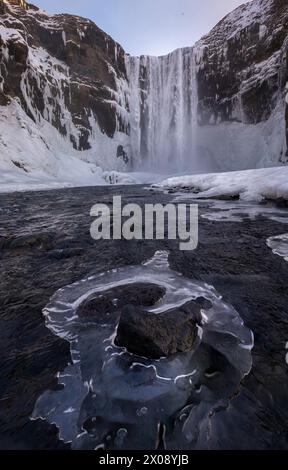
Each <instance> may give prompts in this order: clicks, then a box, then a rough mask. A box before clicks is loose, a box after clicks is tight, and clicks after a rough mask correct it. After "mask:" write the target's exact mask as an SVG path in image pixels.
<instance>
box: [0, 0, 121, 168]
mask: <svg viewBox="0 0 288 470" xmlns="http://www.w3.org/2000/svg"><path fill="white" fill-rule="evenodd" d="M0 12H1V17H0V104H1V105H2V106H11V105H13V106H14V107H15V103H16V104H20V105H21V108H22V109H23V110H24V111H25V113H26V115H27V117H28V118H29V119H28V123H29V124H30V125H31V126H32V122H34V123H35V124H37V126H38V127H39V126H40V127H43V138H44V140H45V143H46V144H47V145H48V146H49V145H50V144H51V142H49V139H50V136H49V135H47V133H48V134H49V132H48V131H49V130H51V127H52V128H53V129H56V130H57V131H58V133H59V134H60V135H61V136H62V137H63V142H64V143H65V145H66V149H67V150H66V151H67V152H69V147H71V149H74V150H77V151H84V150H86V151H87V152H86V154H85V158H87V159H88V160H90V161H93V158H94V157H95V153H97V152H98V158H99V161H100V162H101V161H102V160H105V159H106V157H107V153H108V152H109V155H110V156H111V158H110V160H111V161H110V166H111V167H113V160H115V161H116V155H117V148H118V147H119V146H120V145H122V146H125V145H126V140H127V134H128V129H129V124H128V120H127V117H126V113H127V111H126V105H127V103H126V102H125V86H126V84H127V81H126V70H125V62H124V56H125V53H124V51H123V49H122V48H121V46H119V44H117V43H116V42H115V41H113V40H112V39H111V38H110V36H108V35H107V34H105V33H104V32H103V31H101V30H100V29H99V28H97V26H96V25H95V24H94V23H93V22H91V21H89V20H87V19H84V18H80V17H75V16H71V15H48V14H46V13H44V12H42V11H40V10H38V9H37V8H36V7H34V6H32V5H28V9H27V10H24V9H22V8H19V7H15V6H12V5H7V4H6V3H5V2H2V1H0ZM122 88H123V93H122V95H121V96H120V95H119V90H120V91H121V90H122ZM19 114H21V110H19ZM18 117H19V116H18ZM22 118H23V116H22ZM11 124H12V123H11ZM53 129H52V130H51V131H52V132H53ZM112 138H113V139H112ZM89 151H90V152H89ZM105 152H107V153H106V154H105ZM118 153H119V150H118ZM106 163H107V166H108V167H109V161H108V162H107V161H106Z"/></svg>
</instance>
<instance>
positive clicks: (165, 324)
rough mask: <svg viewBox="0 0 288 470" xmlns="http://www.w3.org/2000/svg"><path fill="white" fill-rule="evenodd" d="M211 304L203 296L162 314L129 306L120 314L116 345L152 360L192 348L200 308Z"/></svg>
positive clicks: (198, 321) (196, 331)
mask: <svg viewBox="0 0 288 470" xmlns="http://www.w3.org/2000/svg"><path fill="white" fill-rule="evenodd" d="M210 307H211V304H210V302H208V301H206V300H205V299H202V298H201V299H198V300H197V301H192V302H188V303H187V304H185V305H184V306H182V307H179V308H177V309H173V310H170V311H168V312H165V313H163V314H155V313H150V312H147V311H145V310H144V309H143V308H141V307H136V306H133V305H127V306H126V307H124V308H123V310H122V313H121V317H120V321H119V325H118V329H117V336H116V339H115V344H116V345H117V346H122V347H125V348H126V349H127V350H128V351H130V352H132V353H134V354H137V355H139V356H144V357H149V358H153V359H159V358H160V357H168V356H172V355H173V354H177V353H184V352H188V351H191V349H192V348H193V345H194V343H195V340H196V337H197V333H198V327H197V324H198V323H200V322H201V309H202V308H210Z"/></svg>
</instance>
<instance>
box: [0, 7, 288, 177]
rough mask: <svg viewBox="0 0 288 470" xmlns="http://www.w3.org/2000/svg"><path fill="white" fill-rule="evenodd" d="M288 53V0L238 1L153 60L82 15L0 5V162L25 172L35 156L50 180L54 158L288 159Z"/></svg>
mask: <svg viewBox="0 0 288 470" xmlns="http://www.w3.org/2000/svg"><path fill="white" fill-rule="evenodd" d="M287 48H288V2H287V1H286V0H254V1H252V2H250V3H248V4H246V5H243V6H241V7H239V8H238V9H236V10H235V11H234V12H232V13H231V14H229V15H227V17H225V18H224V19H223V20H222V21H221V22H220V23H219V24H218V25H217V26H216V27H215V28H214V29H213V30H212V31H211V32H210V33H209V34H208V35H207V36H205V37H204V38H203V39H201V40H200V41H199V42H198V43H197V44H196V45H195V46H194V47H193V48H185V49H180V50H178V51H175V52H173V53H171V54H169V55H168V56H166V57H160V58H157V57H154V58H153V57H145V56H142V57H141V58H133V57H130V56H129V55H127V54H125V52H124V50H123V49H122V47H121V46H120V45H119V44H117V43H116V42H115V41H113V39H112V38H111V37H109V36H108V35H107V34H105V33H104V32H103V31H101V30H100V29H99V28H97V26H96V25H95V24H94V23H93V22H91V21H89V20H87V19H84V18H80V17H76V16H71V15H48V14H46V13H44V12H42V11H40V10H39V9H37V8H36V7H34V6H32V5H30V4H28V5H27V9H24V8H20V7H19V6H15V5H11V4H9V5H8V4H7V3H6V2H4V1H3V0H0V126H1V130H2V133H1V137H0V147H1V154H2V155H3V156H2V159H3V160H4V161H5V162H6V163H7V164H8V165H10V164H11V161H13V163H12V165H14V166H15V165H16V166H17V167H18V168H21V169H22V170H25V171H28V172H29V171H32V170H35V169H37V161H39V159H42V160H43V162H44V163H43V165H42V167H41V169H44V171H45V172H48V173H50V174H51V175H55V174H56V173H57V165H58V163H57V161H56V160H57V158H58V159H59V155H61V158H65V155H72V156H77V157H78V158H80V159H82V160H85V161H86V162H90V163H94V164H95V163H96V164H98V165H101V166H103V167H105V168H107V169H111V168H122V169H123V168H127V162H128V164H129V166H134V167H137V166H138V167H144V166H146V167H150V168H151V167H152V168H156V167H158V168H160V169H163V168H165V169H166V170H167V167H168V166H169V167H170V168H171V169H173V170H174V169H176V170H177V169H181V170H184V169H188V168H189V169H192V170H198V169H201V170H203V169H204V170H217V169H219V170H232V169H244V168H249V167H250V168H251V167H257V166H258V167H259V166H269V165H275V164H279V163H281V162H286V161H287V155H288V154H287V144H286V136H287V138H288V110H287V109H286V107H287V106H288V105H287V104H286V100H285V93H286V91H288V86H286V83H287V81H288V62H287ZM285 90H286V91H285ZM287 102H288V100H287ZM8 124H9V126H8ZM3 129H4V131H5V132H4V131H3ZM10 130H11V132H10ZM15 136H16V137H17V138H15ZM20 137H21V138H20ZM27 142H30V144H31V142H32V144H31V145H30V144H29V145H28V144H27ZM27 155H28V156H27ZM29 155H30V156H29ZM71 165H72V163H71Z"/></svg>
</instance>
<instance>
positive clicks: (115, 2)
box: [31, 0, 245, 55]
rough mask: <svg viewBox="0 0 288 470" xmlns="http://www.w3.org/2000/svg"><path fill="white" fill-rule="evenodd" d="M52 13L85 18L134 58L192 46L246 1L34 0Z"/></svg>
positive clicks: (33, 1)
mask: <svg viewBox="0 0 288 470" xmlns="http://www.w3.org/2000/svg"><path fill="white" fill-rule="evenodd" d="M31 3H35V4H36V5H38V6H39V7H40V8H43V9H44V10H46V11H47V12H50V13H56V12H57V13H60V12H61V13H72V14H76V15H80V16H85V17H87V18H90V19H91V20H93V21H95V23H96V24H97V25H98V26H99V27H100V28H101V29H103V30H104V31H105V32H106V33H108V34H110V36H112V37H113V39H115V40H116V41H118V42H119V43H120V44H121V45H122V46H123V47H124V49H125V50H126V52H129V53H130V54H133V55H140V54H151V55H161V54H166V53H168V52H171V51H172V50H174V49H176V48H177V47H183V46H191V45H193V44H194V43H195V42H196V41H197V40H198V39H200V37H201V36H203V35H204V34H206V33H208V31H209V30H210V29H211V28H212V27H213V26H215V24H216V23H217V22H218V21H219V20H220V19H221V18H222V17H223V16H225V15H226V14H227V13H229V12H230V11H232V10H233V9H234V8H236V7H237V6H239V5H241V4H242V3H245V0H144V1H143V0H81V1H79V0H31Z"/></svg>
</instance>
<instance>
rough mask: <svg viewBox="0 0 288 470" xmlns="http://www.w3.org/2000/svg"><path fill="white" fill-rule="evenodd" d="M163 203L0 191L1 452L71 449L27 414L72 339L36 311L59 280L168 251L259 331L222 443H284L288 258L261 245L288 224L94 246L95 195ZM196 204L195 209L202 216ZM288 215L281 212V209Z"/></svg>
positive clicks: (219, 227)
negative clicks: (188, 241)
mask: <svg viewBox="0 0 288 470" xmlns="http://www.w3.org/2000/svg"><path fill="white" fill-rule="evenodd" d="M113 195H122V197H123V203H128V202H137V203H139V204H140V205H143V204H145V203H156V202H161V203H167V202H168V201H170V200H172V198H173V196H172V195H164V194H161V193H158V192H154V191H147V190H146V189H145V188H143V187H141V186H136V187H135V186H134V187H133V186H130V187H122V188H121V187H109V188H107V187H103V188H76V189H63V190H57V191H43V192H37V193H34V192H31V193H29V192H28V193H14V194H2V195H0V263H1V276H0V308H1V314H0V357H1V366H0V367H1V373H0V413H1V417H0V448H1V449H63V448H67V449H69V445H65V444H64V443H63V442H61V441H59V440H58V438H57V434H58V433H57V429H56V427H54V426H51V425H49V424H47V423H46V422H45V421H41V420H40V421H31V420H30V416H31V414H32V411H33V408H34V405H35V402H36V400H37V398H38V397H39V396H40V395H41V394H42V393H43V392H44V391H45V390H47V389H49V388H55V387H58V384H57V377H56V374H57V372H58V371H59V370H63V369H64V368H65V366H66V365H67V363H68V362H69V358H70V353H69V345H68V343H66V342H65V341H63V340H61V339H59V338H58V337H56V336H54V335H53V334H52V333H51V332H50V331H49V330H48V329H47V328H46V327H45V323H44V318H43V315H42V309H43V307H44V306H45V305H46V304H47V302H48V300H49V298H50V297H51V296H52V295H53V294H54V293H55V291H56V290H57V289H59V288H60V287H63V286H66V285H68V284H71V283H73V282H75V281H77V280H79V279H82V278H84V277H87V276H90V275H92V274H97V273H99V272H102V271H106V270H107V269H113V268H115V267H119V266H125V265H126V266H127V265H133V264H139V263H141V262H143V261H144V260H148V259H149V258H151V257H152V256H153V254H154V252H155V251H156V250H159V249H161V250H163V249H165V250H169V252H170V256H169V262H170V266H171V267H172V268H175V269H177V271H180V272H182V273H183V274H184V275H185V276H187V277H190V278H192V279H196V280H200V281H205V282H207V283H209V284H211V285H213V286H214V287H215V288H216V289H217V291H218V292H219V293H220V294H222V295H223V297H224V300H225V301H227V302H229V303H231V304H232V305H233V306H234V307H235V308H236V310H237V311H238V312H239V314H240V316H241V317H242V318H243V320H244V321H245V323H246V324H247V326H248V327H249V328H250V329H251V330H252V331H253V332H254V335H255V347H254V350H253V368H252V371H251V373H250V374H249V376H247V377H246V378H245V379H244V380H243V383H242V385H241V387H240V389H239V391H238V392H237V393H236V394H235V395H234V396H233V397H231V401H230V404H229V409H228V410H227V409H226V410H224V411H223V412H224V413H227V416H226V419H225V426H223V429H221V433H219V435H218V436H217V439H216V441H217V442H216V443H215V441H214V444H213V445H214V447H213V448H217V449H287V448H288V402H287V396H288V380H287V379H288V365H287V363H286V360H285V357H286V354H287V350H286V343H287V342H288V288H287V280H288V263H287V262H285V261H284V260H283V259H282V258H280V257H278V256H276V255H274V254H273V253H272V251H271V250H270V249H269V248H268V247H267V245H266V240H267V238H268V237H271V236H276V235H279V234H282V233H285V232H286V231H287V225H284V224H282V223H280V222H277V221H272V220H270V219H267V218H264V217H258V218H256V220H249V218H244V220H243V222H241V223H239V222H213V221H209V220H207V219H202V218H200V227H199V246H198V248H197V250H195V251H193V252H181V251H179V243H178V241H167V240H165V241H157V242H156V241H125V240H119V241H113V242H112V241H94V240H93V239H92V238H91V236H90V224H91V221H92V219H91V218H90V209H91V207H92V205H94V204H95V203H97V202H101V203H103V202H104V203H108V204H112V198H113ZM209 210H210V208H209V202H201V203H200V213H203V212H205V213H207V212H209ZM287 217H288V210H287Z"/></svg>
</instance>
